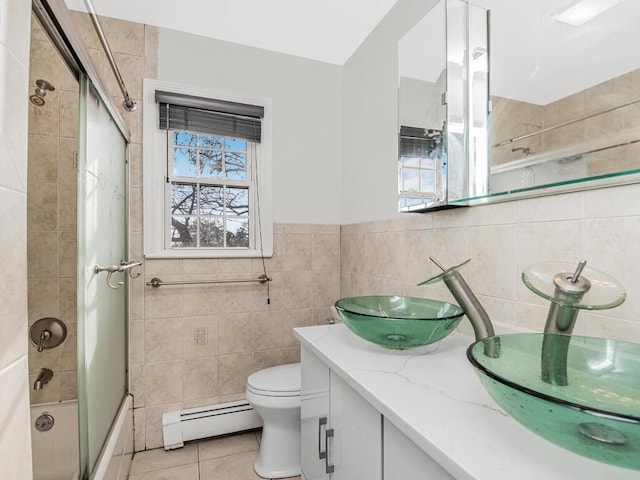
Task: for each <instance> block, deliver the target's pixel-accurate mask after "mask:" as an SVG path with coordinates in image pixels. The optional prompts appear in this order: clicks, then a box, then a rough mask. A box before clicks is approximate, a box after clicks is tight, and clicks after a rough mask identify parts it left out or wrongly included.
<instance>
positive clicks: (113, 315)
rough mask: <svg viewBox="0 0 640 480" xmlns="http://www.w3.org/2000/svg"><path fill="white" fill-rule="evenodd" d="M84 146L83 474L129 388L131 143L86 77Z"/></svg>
mask: <svg viewBox="0 0 640 480" xmlns="http://www.w3.org/2000/svg"><path fill="white" fill-rule="evenodd" d="M79 105H80V106H79V117H80V118H79V120H80V122H79V123H80V130H79V151H78V172H79V173H78V410H79V440H80V441H79V444H80V472H81V478H88V477H89V476H90V474H91V472H92V471H93V468H94V466H95V464H96V461H97V459H98V456H99V455H100V452H101V450H102V447H103V445H104V443H105V440H106V438H107V436H108V434H109V430H110V428H111V425H112V424H113V421H114V419H115V417H116V415H117V413H118V410H119V407H120V404H121V403H122V400H123V399H124V396H125V394H126V392H127V362H126V358H127V347H126V345H127V317H126V301H127V300H126V286H121V287H120V288H113V287H117V284H118V282H124V283H125V285H126V282H125V278H124V277H125V276H126V272H124V273H122V272H116V273H113V275H112V277H111V278H110V279H109V280H110V283H111V285H112V286H109V282H108V280H107V277H108V272H106V271H103V272H99V273H96V271H95V266H96V265H99V266H100V267H106V266H111V265H115V266H118V265H120V262H121V261H122V260H125V259H126V238H127V232H126V225H127V217H126V215H127V206H126V205H127V201H126V200H127V167H126V148H127V143H126V140H125V138H124V137H123V136H122V133H121V132H120V130H119V129H118V127H117V125H116V124H115V122H114V121H113V119H112V118H111V115H110V114H109V112H108V110H107V108H106V106H105V105H104V103H103V101H102V100H101V99H100V97H99V96H98V94H97V93H96V91H95V90H94V88H93V86H92V84H91V82H90V80H89V79H88V78H87V77H86V76H84V75H83V76H82V78H81V79H80V102H79Z"/></svg>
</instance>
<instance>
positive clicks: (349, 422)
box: [327, 372, 382, 480]
mask: <svg viewBox="0 0 640 480" xmlns="http://www.w3.org/2000/svg"><path fill="white" fill-rule="evenodd" d="M330 377H331V388H330V398H331V402H330V404H331V415H330V416H329V430H328V431H327V432H328V433H332V434H333V435H332V436H331V435H329V436H328V442H327V455H328V464H329V466H333V473H332V474H331V480H382V415H380V413H379V412H378V411H377V410H376V409H375V408H373V407H372V406H371V405H370V404H369V403H368V402H367V401H366V400H365V399H364V398H362V397H361V396H360V395H359V394H358V393H356V391H355V390H354V389H353V388H351V387H350V386H349V385H347V384H346V383H345V382H344V381H343V380H342V379H341V378H339V377H338V376H337V375H336V374H334V373H333V372H331V373H330Z"/></svg>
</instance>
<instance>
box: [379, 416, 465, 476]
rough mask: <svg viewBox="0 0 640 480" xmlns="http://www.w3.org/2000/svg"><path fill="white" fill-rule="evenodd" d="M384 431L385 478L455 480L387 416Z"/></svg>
mask: <svg viewBox="0 0 640 480" xmlns="http://www.w3.org/2000/svg"><path fill="white" fill-rule="evenodd" d="M383 431H384V442H383V443H384V446H383V449H382V451H383V456H384V461H383V465H384V472H383V477H382V478H383V479H384V480H454V477H453V476H451V474H450V473H449V472H447V471H446V470H445V469H444V468H442V467H441V466H440V465H439V464H438V463H436V461H435V460H433V459H432V458H431V457H430V456H429V455H427V454H426V453H425V452H423V451H422V450H421V449H420V447H418V446H417V445H416V444H415V443H413V441H411V439H409V437H407V436H406V435H405V434H404V433H402V432H401V431H400V430H399V429H398V428H396V426H395V425H393V424H392V423H391V422H390V421H389V420H387V419H386V418H385V419H384V425H383Z"/></svg>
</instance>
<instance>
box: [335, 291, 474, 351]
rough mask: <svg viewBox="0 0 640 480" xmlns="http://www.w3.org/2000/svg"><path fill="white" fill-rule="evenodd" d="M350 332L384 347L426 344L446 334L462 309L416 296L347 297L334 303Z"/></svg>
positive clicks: (459, 315) (455, 324)
mask: <svg viewBox="0 0 640 480" xmlns="http://www.w3.org/2000/svg"><path fill="white" fill-rule="evenodd" d="M335 307H336V310H337V311H338V314H339V315H340V318H341V319H342V321H343V322H344V324H345V325H346V326H347V327H348V328H349V330H351V331H352V332H353V333H355V334H356V335H358V336H359V337H361V338H364V339H365V340H368V341H369V342H372V343H375V344H377V345H380V346H382V347H386V348H395V349H406V348H414V347H420V346H423V345H429V344H431V343H435V342H438V341H440V340H442V339H443V338H444V337H446V336H447V335H449V334H450V333H451V332H452V331H453V330H454V329H455V328H456V327H457V326H458V324H459V323H460V320H461V319H462V316H463V315H464V312H463V311H462V309H461V308H460V307H458V306H457V305H453V304H451V303H446V302H440V301H438V300H430V299H426V298H416V297H399V296H391V295H388V296H385V295H372V296H363V297H348V298H343V299H340V300H338V301H337V302H336V304H335Z"/></svg>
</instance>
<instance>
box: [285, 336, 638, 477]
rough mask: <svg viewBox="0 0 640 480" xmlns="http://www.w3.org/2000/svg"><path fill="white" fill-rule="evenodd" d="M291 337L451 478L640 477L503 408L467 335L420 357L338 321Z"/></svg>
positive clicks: (450, 339)
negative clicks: (474, 361)
mask: <svg viewBox="0 0 640 480" xmlns="http://www.w3.org/2000/svg"><path fill="white" fill-rule="evenodd" d="M295 336H296V337H297V338H298V340H299V341H300V343H301V344H302V345H303V346H304V347H306V348H307V349H308V350H310V351H311V352H312V353H314V354H315V355H316V356H317V357H318V358H320V359H321V360H322V361H323V362H324V363H326V364H327V365H328V366H329V367H330V368H331V369H332V370H333V371H334V372H335V373H336V374H337V375H338V376H339V377H340V378H342V379H343V380H344V381H345V382H346V383H347V384H349V385H350V386H351V387H352V388H354V389H355V390H356V391H357V392H358V393H359V394H360V395H361V396H362V397H363V398H365V399H366V400H367V401H368V402H369V403H370V404H371V405H372V406H373V407H375V408H376V409H377V410H378V411H379V412H380V413H382V415H384V416H385V417H386V418H387V419H388V420H389V421H391V422H392V423H393V424H394V425H395V426H396V427H398V428H399V429H400V430H401V431H403V432H404V433H405V435H407V436H408V437H409V438H410V439H411V440H413V441H414V442H415V443H416V444H417V445H418V446H419V447H420V448H421V449H422V450H424V451H425V452H426V453H427V454H428V455H429V456H430V457H431V458H433V459H434V460H435V461H436V462H438V463H439V464H440V465H441V466H442V467H443V468H445V469H446V470H447V471H448V472H449V473H451V474H452V475H453V476H454V477H455V478H456V479H460V480H485V479H486V480H502V479H505V480H506V479H518V480H533V479H536V480H554V479H557V480H572V479H576V480H577V479H580V480H602V479H605V478H607V479H608V478H611V479H613V478H615V479H616V480H627V479H629V480H631V479H635V480H638V479H639V478H640V472H637V471H633V470H627V469H623V468H620V467H616V466H612V465H607V464H605V463H601V462H597V461H594V460H590V459H588V458H585V457H582V456H580V455H577V454H574V453H572V452H570V451H568V450H564V449H562V448H560V447H558V446H556V445H554V444H552V443H550V442H549V441H547V440H545V439H543V438H541V437H539V436H537V435H536V434H534V433H532V432H530V431H529V430H527V429H526V428H524V427H523V426H521V425H520V424H519V423H517V422H516V421H515V420H513V419H511V418H509V417H507V416H506V415H505V414H504V413H502V411H501V410H500V408H499V407H498V406H497V404H496V403H495V402H494V401H493V399H492V398H491V397H490V396H489V394H488V393H487V392H486V391H485V390H484V388H483V387H482V385H481V383H480V381H479V380H478V378H477V377H476V374H475V372H474V369H473V367H472V366H471V364H470V363H469V362H468V360H467V358H466V354H465V352H466V348H467V347H468V346H469V345H470V343H472V339H470V338H469V337H467V336H464V335H461V334H458V333H454V334H452V335H450V336H449V337H447V338H445V339H444V340H442V341H441V342H440V343H439V344H437V345H432V346H429V347H428V348H429V351H428V352H427V353H422V354H415V353H410V354H408V353H406V352H402V351H394V350H388V349H384V348H382V347H378V346H377V345H374V344H372V343H369V342H366V341H364V340H362V339H361V338H359V337H357V336H356V335H354V334H353V333H351V332H350V331H349V330H348V329H347V328H346V327H345V326H344V325H341V324H336V325H326V326H324V325H322V326H316V327H302V328H296V329H295Z"/></svg>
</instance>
